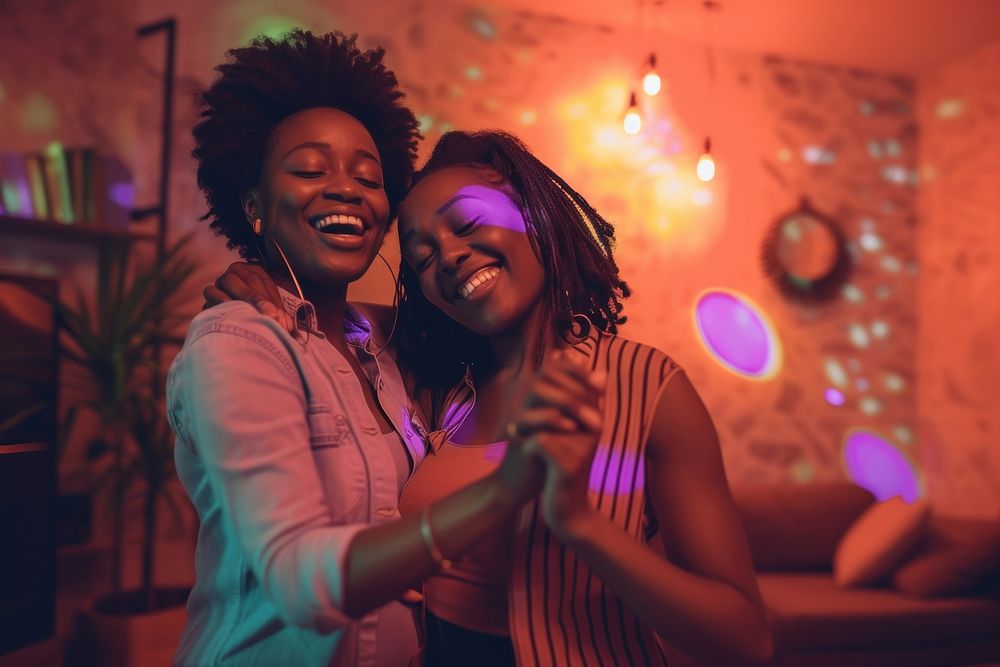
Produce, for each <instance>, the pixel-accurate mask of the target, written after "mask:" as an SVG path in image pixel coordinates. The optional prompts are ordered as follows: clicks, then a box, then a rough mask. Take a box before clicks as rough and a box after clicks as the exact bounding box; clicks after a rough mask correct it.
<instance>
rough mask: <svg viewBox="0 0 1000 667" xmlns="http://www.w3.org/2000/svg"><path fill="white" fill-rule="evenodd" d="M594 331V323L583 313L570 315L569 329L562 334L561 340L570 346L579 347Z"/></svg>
mask: <svg viewBox="0 0 1000 667" xmlns="http://www.w3.org/2000/svg"><path fill="white" fill-rule="evenodd" d="M593 329H594V323H593V322H591V321H590V318H589V317H587V316H586V315H584V314H583V313H571V314H570V325H569V328H568V329H567V330H566V331H564V332H563V335H562V338H563V340H564V341H566V342H567V343H569V344H570V345H579V344H580V343H582V342H583V341H585V340H587V338H588V337H589V336H590V332H591V331H593Z"/></svg>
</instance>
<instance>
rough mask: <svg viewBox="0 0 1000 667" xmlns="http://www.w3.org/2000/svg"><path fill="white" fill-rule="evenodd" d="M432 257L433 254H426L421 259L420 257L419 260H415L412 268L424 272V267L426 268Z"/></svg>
mask: <svg viewBox="0 0 1000 667" xmlns="http://www.w3.org/2000/svg"><path fill="white" fill-rule="evenodd" d="M433 258H434V255H427V257H424V258H423V259H421V260H419V261H418V262H416V263H415V264H414V266H413V269H414V270H415V271H416V272H417V273H423V272H424V270H426V269H427V267H428V266H430V265H431V260H432V259H433Z"/></svg>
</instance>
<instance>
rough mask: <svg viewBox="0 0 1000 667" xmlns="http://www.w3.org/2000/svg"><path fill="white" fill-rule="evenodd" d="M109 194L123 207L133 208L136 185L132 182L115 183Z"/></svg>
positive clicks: (112, 199)
mask: <svg viewBox="0 0 1000 667" xmlns="http://www.w3.org/2000/svg"><path fill="white" fill-rule="evenodd" d="M108 196H109V197H111V201H113V202H114V203H116V204H118V205H119V206H121V207H122V208H132V205H133V204H134V203H135V186H134V185H132V184H131V183H115V184H114V185H112V186H111V188H110V189H109V190H108Z"/></svg>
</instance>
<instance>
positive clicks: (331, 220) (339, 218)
mask: <svg viewBox="0 0 1000 667" xmlns="http://www.w3.org/2000/svg"><path fill="white" fill-rule="evenodd" d="M336 224H339V225H350V226H351V227H353V228H354V230H355V231H356V232H357V233H358V234H362V233H363V232H364V231H365V223H364V222H362V220H361V218H359V217H357V216H353V215H328V216H326V217H325V218H321V219H319V220H317V221H316V222H314V223H313V227H315V228H316V229H317V230H319V231H322V230H323V229H324V228H326V227H329V226H330V225H336Z"/></svg>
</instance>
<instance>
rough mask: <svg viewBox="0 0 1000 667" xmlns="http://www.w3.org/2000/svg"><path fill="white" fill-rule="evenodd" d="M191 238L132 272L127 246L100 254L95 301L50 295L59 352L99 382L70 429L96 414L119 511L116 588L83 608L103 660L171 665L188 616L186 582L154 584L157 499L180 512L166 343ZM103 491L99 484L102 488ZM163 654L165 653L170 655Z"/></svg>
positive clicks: (94, 450)
mask: <svg viewBox="0 0 1000 667" xmlns="http://www.w3.org/2000/svg"><path fill="white" fill-rule="evenodd" d="M188 241H189V237H188V238H185V239H184V240H182V241H181V242H179V243H178V244H176V245H174V246H173V247H172V248H170V249H169V250H167V251H166V252H165V253H164V254H163V256H162V257H160V258H158V259H156V260H155V261H153V262H152V263H151V264H150V265H148V266H146V267H142V268H138V269H135V270H132V267H130V266H129V263H130V262H129V259H130V257H131V254H130V253H129V252H128V249H127V248H123V247H119V248H117V252H112V251H108V252H102V253H101V256H100V259H99V262H98V286H97V294H96V299H95V304H94V307H93V308H88V307H87V305H86V303H85V300H84V299H83V297H82V295H80V294H78V295H77V299H76V303H75V304H72V305H71V304H69V303H67V302H64V301H62V300H60V299H57V298H52V297H51V296H50V297H48V300H49V301H50V303H52V305H53V306H54V307H55V309H56V311H57V315H58V317H59V320H60V324H61V328H62V335H61V336H60V355H61V358H62V359H64V360H66V361H67V362H69V363H71V364H73V365H74V366H76V367H78V368H80V369H82V371H83V375H84V376H85V377H86V378H87V380H88V385H90V386H91V387H92V389H91V391H90V395H89V397H88V398H87V399H86V400H83V401H80V402H78V403H76V404H74V405H72V406H70V408H69V410H68V411H67V421H66V423H65V424H64V426H65V430H70V429H71V428H72V426H73V422H74V421H75V419H76V416H77V415H78V414H79V413H80V412H81V411H84V410H89V411H92V412H93V413H94V414H96V415H97V417H98V421H99V424H100V427H99V428H100V433H99V436H98V437H97V438H96V439H95V440H94V441H93V443H92V444H91V446H90V452H89V457H90V458H94V459H104V461H105V465H106V468H105V470H104V472H103V473H102V474H101V476H100V477H99V479H98V480H97V483H96V484H95V487H98V488H102V487H108V491H109V492H110V493H109V497H110V500H111V513H112V531H111V532H112V541H111V590H110V591H108V593H107V594H105V595H102V596H100V597H98V598H97V599H96V600H94V602H93V604H92V605H90V606H89V608H87V609H85V610H84V613H83V614H82V618H81V621H82V625H83V626H84V628H85V632H84V634H85V635H86V636H85V637H83V638H82V640H83V643H84V644H85V646H84V647H83V648H84V650H86V651H87V652H92V653H94V654H96V655H92V657H93V658H95V659H96V660H97V661H99V663H100V664H102V665H108V666H109V667H114V666H117V665H122V666H125V665H149V664H161V663H163V664H169V662H170V658H171V657H172V655H173V651H174V649H175V647H176V641H177V639H178V637H179V634H180V629H181V628H182V627H183V622H184V608H183V603H184V601H185V600H186V597H187V590H186V589H185V590H175V589H158V588H156V587H155V586H154V583H153V577H154V573H155V554H156V550H155V543H156V534H157V526H158V521H157V519H158V505H159V503H160V502H161V501H164V502H166V503H167V506H168V507H171V508H173V509H174V511H175V512H176V513H178V514H179V506H178V505H177V501H176V499H175V498H174V497H173V491H174V490H175V487H174V486H172V485H171V484H170V482H171V480H172V479H173V478H174V475H175V471H174V468H173V451H172V441H173V436H172V434H171V432H170V428H169V426H168V425H167V422H166V418H165V415H164V410H163V397H162V393H163V392H162V384H163V377H162V369H161V367H160V354H159V352H160V349H161V346H162V345H163V344H164V343H165V342H171V341H176V337H172V336H171V335H170V334H171V332H172V331H173V330H174V329H175V328H176V326H177V325H178V324H179V323H180V322H182V321H186V320H187V319H189V316H179V315H178V314H177V313H176V306H177V299H178V297H179V296H180V295H183V293H184V289H183V288H184V286H185V284H186V282H187V280H188V279H189V278H190V276H191V274H192V273H193V270H194V268H195V263H194V261H193V260H192V259H191V258H190V257H189V256H187V255H186V254H185V253H184V248H185V247H186V245H187V243H188ZM95 490H96V489H95ZM136 492H138V494H140V495H141V498H142V500H141V505H142V508H141V512H140V513H139V520H140V522H141V532H142V547H141V554H142V555H141V559H142V560H141V570H140V571H141V581H140V586H139V588H138V589H135V590H124V587H123V584H122V578H123V577H122V572H123V565H124V562H123V561H124V551H125V528H126V508H127V504H128V503H127V501H128V499H129V498H131V497H132V496H134V495H136ZM164 658H165V661H164Z"/></svg>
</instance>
